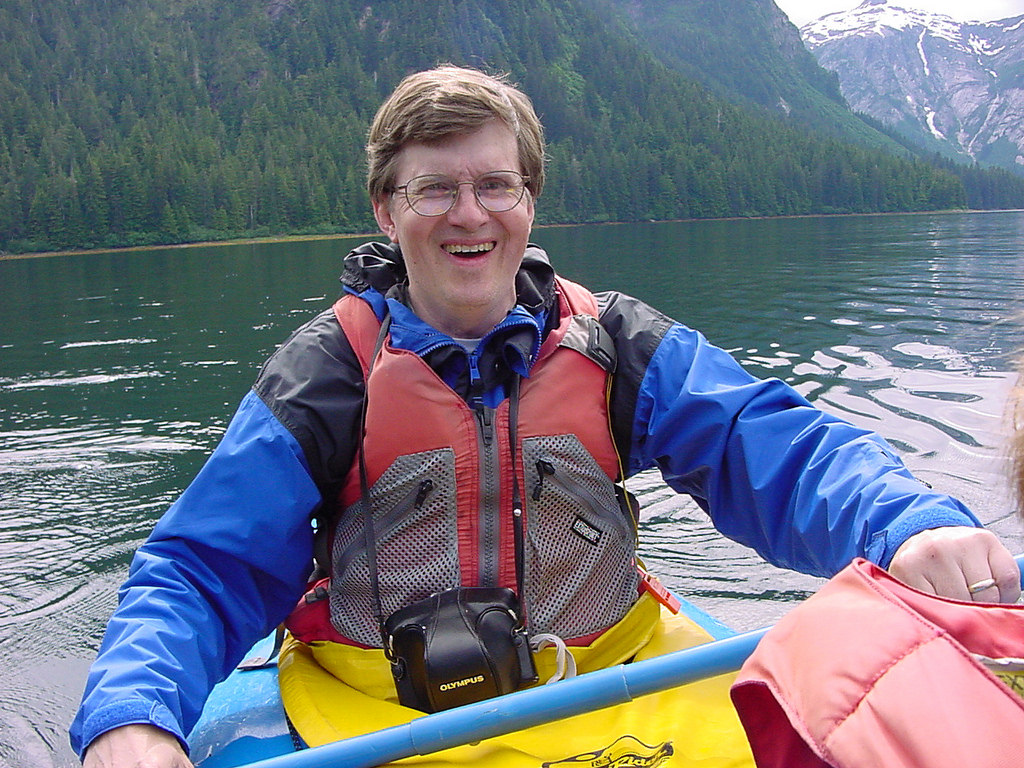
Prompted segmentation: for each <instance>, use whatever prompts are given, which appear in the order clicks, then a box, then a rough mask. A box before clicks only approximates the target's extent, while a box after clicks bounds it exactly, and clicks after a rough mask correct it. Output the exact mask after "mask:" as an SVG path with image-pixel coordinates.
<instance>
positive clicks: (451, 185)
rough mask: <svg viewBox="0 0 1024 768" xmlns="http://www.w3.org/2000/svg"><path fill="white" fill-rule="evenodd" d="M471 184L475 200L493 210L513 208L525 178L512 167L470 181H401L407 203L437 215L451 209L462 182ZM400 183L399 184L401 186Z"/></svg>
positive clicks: (420, 211)
mask: <svg viewBox="0 0 1024 768" xmlns="http://www.w3.org/2000/svg"><path fill="white" fill-rule="evenodd" d="M464 184H468V185H470V186H472V187H473V193H474V195H476V199H477V201H478V202H479V203H480V205H481V206H483V207H484V208H485V209H487V210H488V211H491V212H492V213H501V212H502V211H508V210H511V209H512V208H515V207H516V205H518V204H519V201H520V200H522V199H523V191H524V190H525V188H526V186H525V185H526V180H525V179H524V178H523V176H522V175H521V174H519V173H516V172H515V171H492V172H490V173H485V174H483V175H482V176H478V177H477V178H475V179H474V180H473V181H455V180H454V179H450V178H448V177H447V176H437V175H427V176H417V177H415V178H413V179H411V180H410V181H409V182H408V183H406V184H405V185H404V188H405V197H406V200H407V201H408V203H409V206H410V207H411V208H412V209H413V210H414V211H415V212H416V213H418V214H420V215H422V216H440V215H441V214H444V213H447V212H448V211H450V210H451V208H452V206H454V205H455V201H456V199H457V198H458V196H459V190H460V188H461V187H462V185H464ZM401 188H402V187H399V189H401Z"/></svg>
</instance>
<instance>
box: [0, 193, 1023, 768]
mask: <svg viewBox="0 0 1024 768" xmlns="http://www.w3.org/2000/svg"><path fill="white" fill-rule="evenodd" d="M535 239H536V240H537V241H538V242H539V243H540V244H541V245H543V246H544V247H546V248H547V249H548V250H549V252H550V253H551V255H552V258H553V261H554V262H555V264H556V266H557V267H558V269H559V270H560V271H562V272H563V273H564V274H566V275H567V276H568V277H570V278H573V279H576V280H579V281H580V282H582V283H584V284H586V285H588V286H590V287H592V288H594V289H596V290H600V289H619V290H624V291H626V292H629V293H632V294H635V295H637V296H640V297H641V298H643V299H645V300H647V301H649V302H650V303H652V304H654V305H655V306H657V307H659V308H660V309H662V310H663V311H665V312H666V313H668V314H670V315H672V316H674V317H676V318H678V319H680V320H682V321H684V322H686V323H688V324H689V325H691V326H693V327H695V328H698V329H700V330H702V331H703V332H704V333H705V334H706V335H707V336H708V337H709V338H710V339H711V340H712V341H713V342H714V343H716V344H718V345H720V346H722V347H724V348H726V349H728V350H729V351H730V352H732V353H733V354H734V355H735V356H736V357H737V358H738V359H739V360H740V361H741V362H742V363H743V365H744V366H745V367H747V368H748V369H749V370H750V371H751V372H753V373H754V374H755V375H758V376H775V377H779V378H781V379H783V380H785V381H788V382H790V383H791V384H792V385H793V386H795V387H796V388H797V389H798V390H799V391H800V392H801V393H803V394H804V395H805V396H806V397H808V398H809V399H810V400H812V401H814V402H815V403H817V404H818V405H820V406H821V407H823V408H825V409H827V410H830V411H832V412H834V413H837V414H839V415H841V416H843V417H845V418H847V419H849V420H851V421H853V422H855V423H857V424H860V425H862V426H865V427H868V428H871V429H874V430H877V431H879V432H880V433H882V434H883V435H884V436H885V437H886V438H887V439H889V440H890V442H891V443H892V444H893V445H894V447H895V448H896V449H897V450H898V452H899V453H900V454H901V455H902V456H904V458H905V460H906V461H907V463H908V464H909V465H910V467H911V469H912V470H913V471H914V472H915V473H916V474H917V475H918V476H919V477H921V478H922V479H924V480H925V481H927V482H929V483H931V484H932V485H933V486H935V487H936V488H937V489H939V490H942V491H946V492H949V493H953V494H954V495H957V496H959V497H960V498H962V499H963V500H964V501H966V502H967V503H968V504H969V505H971V506H972V507H973V508H974V509H975V510H976V511H977V513H978V514H979V516H981V517H982V519H983V520H985V521H986V523H987V524H989V526H990V527H991V528H992V529H993V530H995V531H996V532H997V533H998V534H999V535H1000V536H1002V537H1003V538H1004V539H1005V540H1006V541H1008V542H1009V543H1010V545H1011V548H1014V549H1016V550H1018V551H1020V550H1024V538H1022V537H1021V528H1020V524H1019V523H1018V522H1017V521H1016V520H1015V519H1014V518H1012V517H1011V516H1010V511H1009V502H1008V500H1007V498H1006V494H1005V491H1004V487H1005V486H1004V482H1003V479H1002V472H1003V456H1002V445H1003V439H1004V434H1003V409H1004V403H1005V400H1006V394H1007V392H1008V390H1009V388H1010V386H1011V384H1012V381H1013V376H1012V375H1011V373H1010V371H1011V370H1012V363H1011V357H1012V355H1013V353H1014V351H1015V350H1016V349H1018V348H1019V347H1021V346H1024V344H1022V335H1021V332H1020V328H1021V324H1020V322H1019V318H1020V316H1021V312H1022V309H1024V260H1022V257H1021V253H1022V251H1024V248H1022V245H1024V214H1020V213H1000V214H974V215H945V216H942V215H935V216H932V215H929V216H887V217H837V218H818V219H814V218H810V219H791V220H768V221H737V222H699V223H679V224H651V225H641V226H624V225H623V226H603V227H570V228H551V229H541V230H538V231H537V232H535ZM353 244H354V241H345V240H341V241H339V240H328V241H321V242H308V243H307V242H303V243H291V244H267V245H244V246H230V247H216V248H194V249H166V250H156V251H150V252H141V253H130V254H100V255H91V256H80V257H53V258H46V259H25V260H16V261H8V262H0V665H2V667H3V669H4V674H3V675H0V764H4V763H7V764H10V765H13V766H17V767H18V768H21V766H41V765H61V766H65V765H67V766H70V765H73V764H75V760H74V758H73V757H72V756H71V755H70V752H69V750H68V748H67V746H66V736H65V731H66V727H67V723H68V720H69V719H70V717H71V714H72V712H73V710H74V707H75V706H76V704H77V698H78V696H79V694H80V691H81V685H82V680H83V678H84V674H85V670H86V668H87V665H88V662H89V660H90V659H91V657H92V655H93V653H94V651H95V648H96V646H97V645H98V643H99V639H100V634H101V632H102V628H103V625H104V623H105V621H106V618H107V616H108V615H109V613H110V611H111V610H112V609H113V606H114V602H115V599H116V595H115V592H116V588H117V585H118V584H119V583H120V581H121V580H122V579H123V577H124V575H125V572H126V569H127V566H128V562H129V559H130V557H131V553H132V552H133V551H134V549H135V547H136V546H137V545H138V544H139V543H140V541H141V540H142V539H143V538H144V536H145V535H146V533H147V532H148V531H149V529H150V528H151V527H152V525H153V522H154V521H155V520H156V518H157V517H158V516H159V515H160V514H161V513H162V512H163V510H164V509H166V507H167V505H168V504H169V503H170V502H171V501H173V499H174V498H175V497H176V496H177V494H178V493H179V492H180V490H181V488H183V487H184V486H185V485H186V484H187V483H188V481H189V479H190V478H191V477H192V475H193V474H194V473H195V471H196V470H197V468H198V467H199V465H200V463H201V462H202V461H203V459H204V457H205V456H206V454H207V453H208V452H209V451H210V450H211V448H212V447H213V445H214V444H215V443H216V441H217V439H218V437H219V435H220V434H221V433H222V431H223V428H224V426H225V424H226V423H227V420H228V418H230V414H231V411H232V410H233V408H234V407H235V404H236V403H237V401H238V400H239V398H240V397H241V395H242V393H243V392H244V390H245V389H246V388H247V387H248V385H249V384H250V383H251V381H252V379H253V377H254V375H255V372H256V369H257V366H258V365H259V363H260V362H261V361H262V360H263V359H264V358H265V356H266V355H267V354H268V353H269V352H270V351H271V350H272V349H273V348H274V345H276V344H277V343H279V342H280V341H281V340H283V339H284V338H285V337H286V336H287V334H288V333H289V332H290V331H291V330H292V329H293V328H294V327H296V326H297V325H298V324H299V323H300V322H301V321H302V320H303V319H304V318H306V317H308V316H310V315H311V314H312V313H314V312H316V311H317V310H318V309H320V308H322V307H325V306H327V305H328V304H329V303H330V301H331V300H332V299H333V298H334V296H335V295H336V293H337V288H336V286H337V283H336V282H335V281H336V276H337V274H338V273H339V272H340V258H341V256H342V255H343V254H344V252H345V251H346V250H347V249H348V248H349V247H351V246H352V245H353ZM630 486H631V489H632V490H633V491H634V493H636V494H637V495H638V497H639V498H640V500H641V502H642V504H643V519H642V531H641V539H642V547H643V553H644V558H645V560H646V562H647V564H648V565H649V566H650V567H651V568H652V569H653V570H655V571H656V572H658V573H660V574H661V575H662V576H663V577H664V578H665V580H666V581H667V582H668V583H669V584H670V586H672V587H673V588H675V589H677V590H679V591H681V592H682V593H684V594H687V595H689V596H692V597H693V598H694V600H695V601H696V602H698V603H699V604H700V605H702V606H703V607H705V608H707V609H709V610H711V611H712V612H713V613H715V614H716V615H718V616H719V617H721V618H722V619H724V620H725V621H726V622H728V623H731V624H733V625H734V626H736V627H738V628H743V629H747V628H753V627H756V626H761V625H764V624H767V623H770V622H772V621H774V620H775V619H776V618H778V616H780V615H781V614H782V613H783V612H784V611H785V610H787V609H788V608H789V607H790V606H792V605H793V603H794V602H795V601H798V600H801V599H803V598H805V597H806V596H807V595H808V594H810V593H811V592H812V591H813V590H814V589H816V588H817V586H818V585H819V584H820V580H818V579H814V578H811V577H807V576H803V575H801V574H795V573H791V572H787V571H781V570H778V569H775V568H773V567H771V566H768V565H766V564H765V563H764V562H762V561H761V560H760V559H759V558H758V557H757V556H756V555H754V554H753V553H751V552H750V551H749V550H747V549H746V548H744V547H741V546H739V545H737V544H735V543H733V542H730V541H728V540H725V539H723V538H722V537H721V536H719V535H718V534H717V533H716V532H715V531H714V530H713V529H712V528H711V527H710V526H709V524H708V522H707V518H706V516H705V515H704V513H703V512H702V511H701V510H700V509H699V508H697V507H696V506H695V505H693V504H692V503H686V502H685V501H684V500H682V499H680V498H679V497H677V496H676V495H675V494H673V493H672V492H670V491H669V490H668V489H667V488H666V487H665V486H664V485H663V484H662V483H661V480H660V478H659V477H658V476H657V474H656V473H644V474H642V475H641V476H639V477H637V478H634V479H633V480H632V481H631V483H630Z"/></svg>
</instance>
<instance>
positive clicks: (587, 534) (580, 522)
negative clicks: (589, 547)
mask: <svg viewBox="0 0 1024 768" xmlns="http://www.w3.org/2000/svg"><path fill="white" fill-rule="evenodd" d="M572 532H573V533H575V534H576V535H577V536H579V537H580V538H581V539H584V540H586V541H588V542H590V543H591V544H597V542H599V541H600V540H601V531H600V530H598V529H597V528H595V527H594V526H592V525H591V524H590V523H588V522H587V521H586V520H584V519H583V518H582V517H577V518H576V519H575V520H573V521H572Z"/></svg>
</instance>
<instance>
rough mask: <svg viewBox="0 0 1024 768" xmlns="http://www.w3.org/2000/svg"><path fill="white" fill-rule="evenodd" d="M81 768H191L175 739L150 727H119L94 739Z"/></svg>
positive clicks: (165, 732)
mask: <svg viewBox="0 0 1024 768" xmlns="http://www.w3.org/2000/svg"><path fill="white" fill-rule="evenodd" d="M83 768H192V762H191V761H190V760H189V759H188V757H187V756H186V755H185V750H183V749H182V748H181V744H180V743H179V742H178V739H177V737H175V736H173V735H171V734H170V733H168V732H167V731H165V730H163V729H161V728H157V727H156V726H153V725H122V726H121V727H120V728H114V729H113V730H111V731H107V732H106V733H104V734H102V735H100V736H97V737H96V739H95V740H94V741H93V742H92V744H90V745H89V749H88V750H86V753H85V761H84V764H83Z"/></svg>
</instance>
